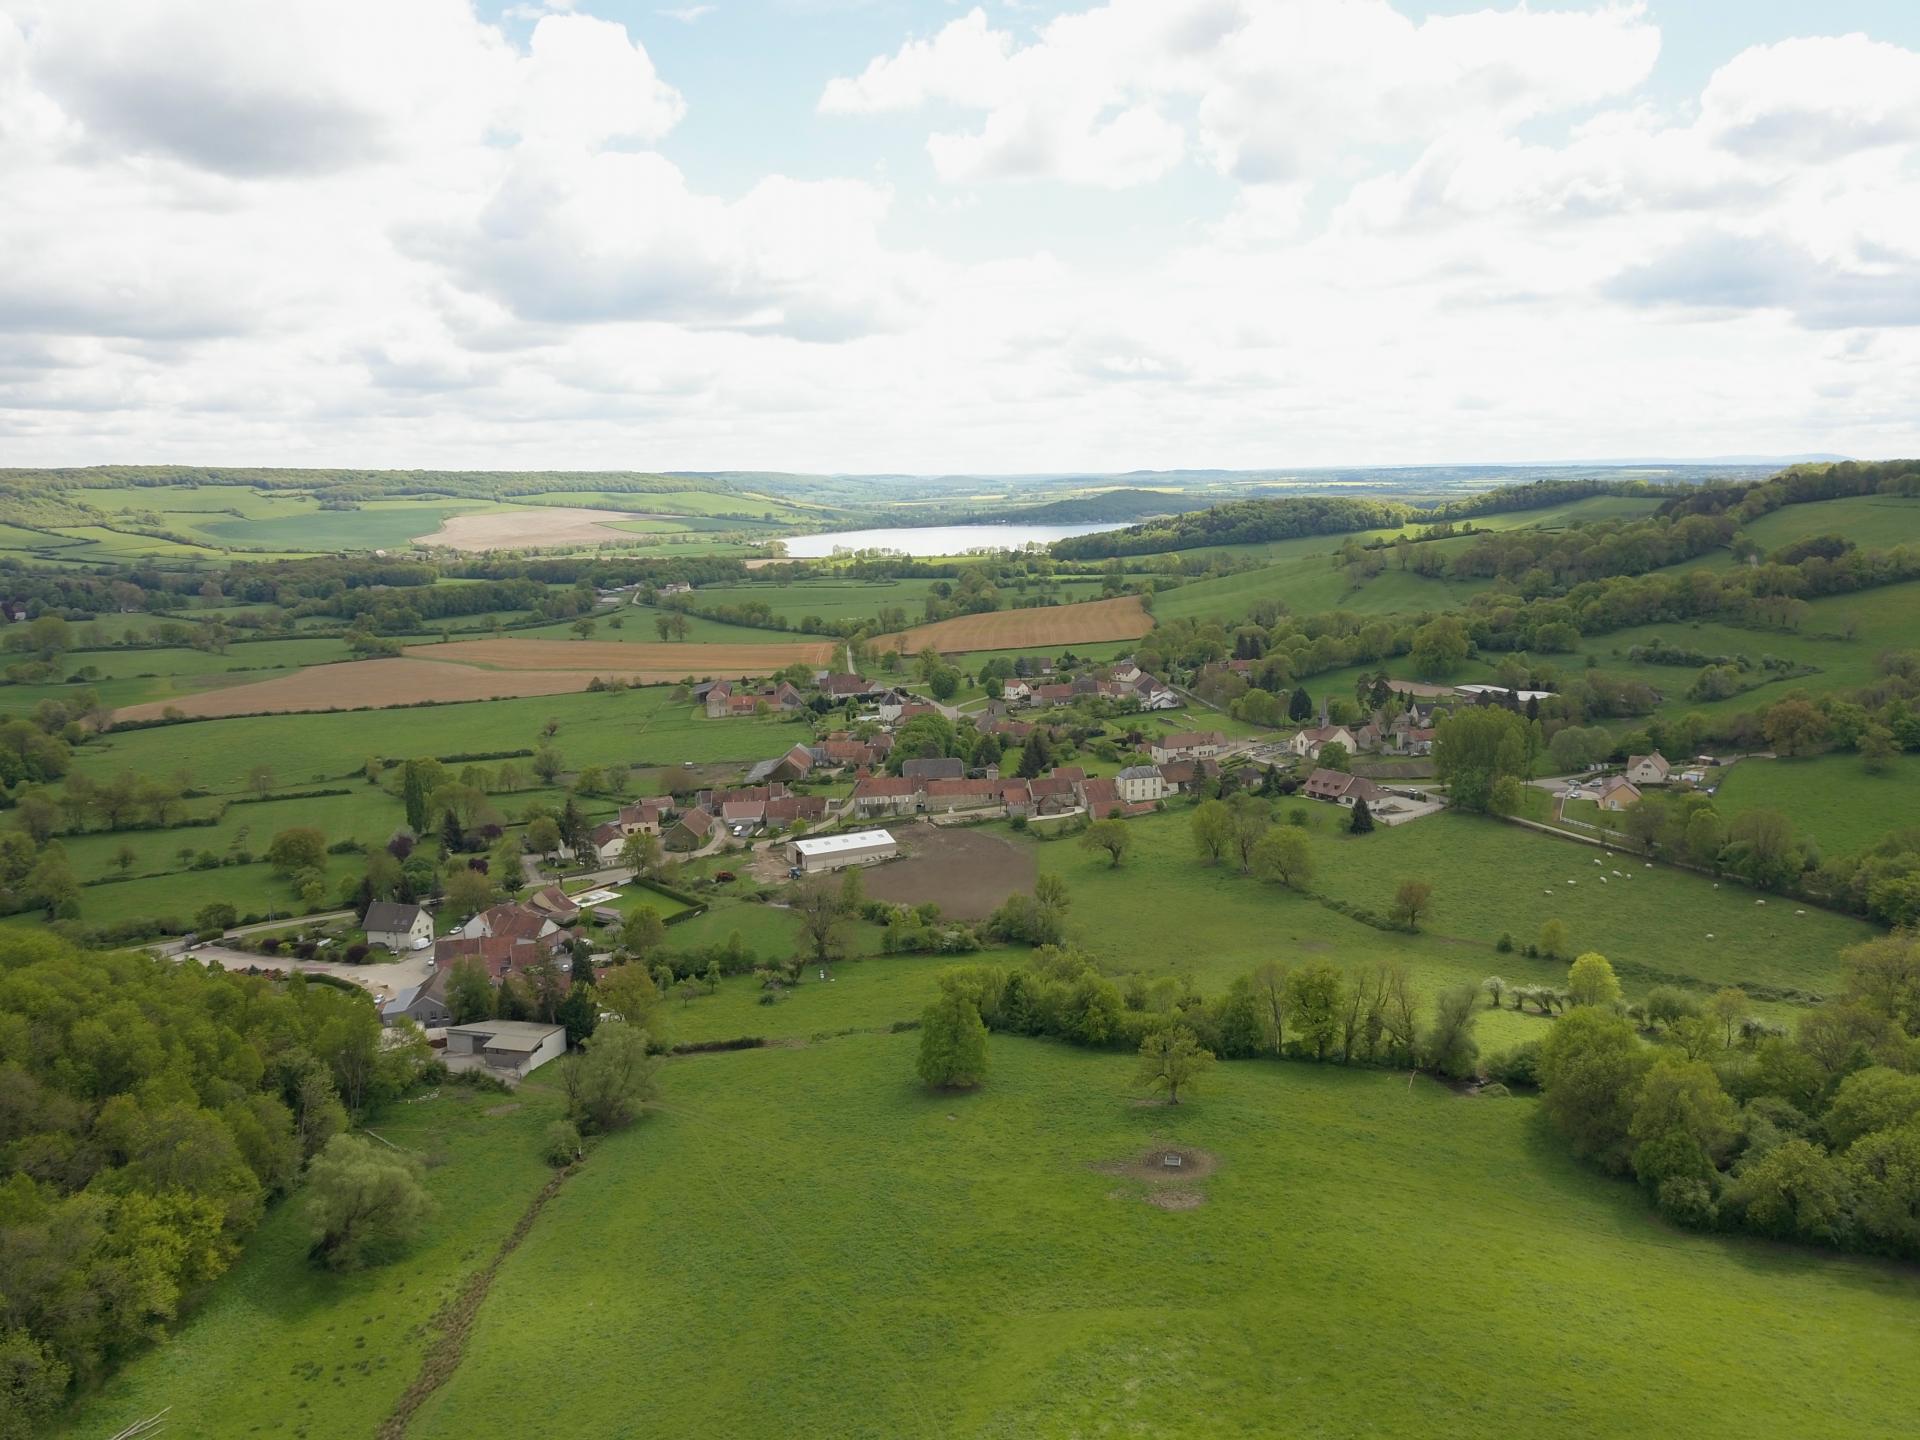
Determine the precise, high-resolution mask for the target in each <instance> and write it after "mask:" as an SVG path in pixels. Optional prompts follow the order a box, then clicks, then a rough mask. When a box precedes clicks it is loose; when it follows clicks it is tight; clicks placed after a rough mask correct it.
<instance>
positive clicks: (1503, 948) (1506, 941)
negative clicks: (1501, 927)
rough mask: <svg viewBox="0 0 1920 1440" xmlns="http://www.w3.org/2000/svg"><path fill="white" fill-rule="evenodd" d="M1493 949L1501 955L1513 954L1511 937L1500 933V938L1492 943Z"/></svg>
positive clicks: (1503, 932)
mask: <svg viewBox="0 0 1920 1440" xmlns="http://www.w3.org/2000/svg"><path fill="white" fill-rule="evenodd" d="M1493 948H1494V949H1495V950H1498V951H1499V952H1500V953H1501V954H1502V955H1511V954H1512V953H1513V936H1511V935H1509V934H1507V933H1506V932H1505V931H1502V932H1501V934H1500V938H1499V939H1498V940H1496V941H1494V942H1493Z"/></svg>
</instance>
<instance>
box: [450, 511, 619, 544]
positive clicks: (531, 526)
mask: <svg viewBox="0 0 1920 1440" xmlns="http://www.w3.org/2000/svg"><path fill="white" fill-rule="evenodd" d="M634 518H636V517H635V516H630V515H624V514H621V513H620V512H618V511H614V510H576V509H570V508H568V507H566V506H563V505H537V506H536V505H526V506H522V507H520V508H518V509H515V510H507V511H498V510H495V511H485V512H482V513H481V514H478V515H451V516H449V517H447V520H446V522H445V523H444V524H442V525H441V527H440V528H439V529H438V530H436V531H434V532H433V533H432V534H431V535H419V536H416V537H415V538H414V543H415V544H416V545H442V546H445V547H446V548H448V549H450V550H468V551H484V550H537V549H540V548H542V547H544V546H552V545H601V544H607V543H609V542H611V543H615V544H623V545H632V544H635V543H637V542H638V541H639V540H640V539H641V538H642V537H640V536H638V535H635V534H632V533H631V532H629V531H626V530H616V529H614V528H613V526H612V525H611V524H609V523H608V522H609V521H613V520H628V519H634Z"/></svg>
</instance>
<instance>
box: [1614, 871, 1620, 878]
mask: <svg viewBox="0 0 1920 1440" xmlns="http://www.w3.org/2000/svg"><path fill="white" fill-rule="evenodd" d="M1613 878H1614V879H1616V880H1618V879H1619V878H1620V872H1619V871H1618V870H1616V871H1614V872H1613Z"/></svg>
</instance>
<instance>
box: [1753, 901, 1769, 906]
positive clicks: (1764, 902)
mask: <svg viewBox="0 0 1920 1440" xmlns="http://www.w3.org/2000/svg"><path fill="white" fill-rule="evenodd" d="M1753 903H1754V904H1756V905H1764V904H1766V903H1767V902H1766V901H1764V900H1756V901H1754V902H1753Z"/></svg>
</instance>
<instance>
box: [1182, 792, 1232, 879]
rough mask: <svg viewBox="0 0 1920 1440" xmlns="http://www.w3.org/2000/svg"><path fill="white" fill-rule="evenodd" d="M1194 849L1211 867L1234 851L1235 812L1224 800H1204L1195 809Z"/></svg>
mask: <svg viewBox="0 0 1920 1440" xmlns="http://www.w3.org/2000/svg"><path fill="white" fill-rule="evenodd" d="M1188 823H1189V824H1190V825H1191V826H1192V827H1193V848H1194V849H1196V850H1197V851H1199V852H1200V858H1201V859H1202V860H1204V861H1206V862H1207V864H1209V865H1218V864H1219V863H1220V862H1221V861H1222V860H1224V859H1226V858H1227V856H1228V854H1229V853H1230V852H1231V851H1232V849H1233V812H1232V811H1231V810H1229V809H1228V808H1227V806H1226V802H1225V801H1223V800H1202V801H1201V802H1200V803H1199V804H1198V805H1196V806H1194V808H1193V818H1192V819H1191V820H1190V821H1189V822H1188Z"/></svg>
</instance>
